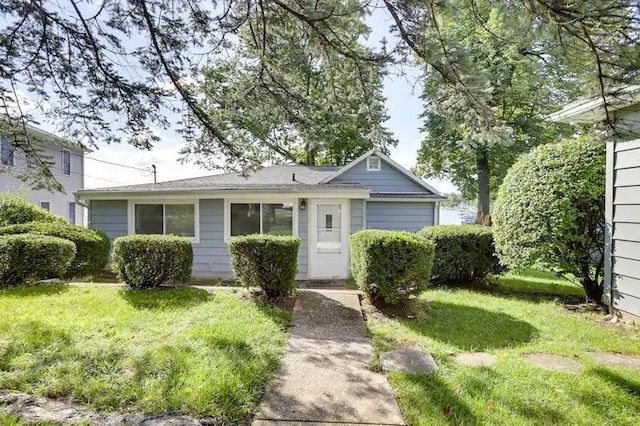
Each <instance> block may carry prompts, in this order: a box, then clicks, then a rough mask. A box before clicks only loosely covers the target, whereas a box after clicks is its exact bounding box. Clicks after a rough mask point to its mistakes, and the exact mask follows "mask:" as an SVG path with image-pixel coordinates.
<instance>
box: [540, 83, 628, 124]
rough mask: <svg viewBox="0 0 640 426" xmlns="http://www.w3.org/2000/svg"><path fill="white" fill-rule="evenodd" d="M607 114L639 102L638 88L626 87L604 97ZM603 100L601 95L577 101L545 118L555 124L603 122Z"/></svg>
mask: <svg viewBox="0 0 640 426" xmlns="http://www.w3.org/2000/svg"><path fill="white" fill-rule="evenodd" d="M605 96H606V102H607V107H608V108H609V112H613V111H616V110H619V109H621V108H625V107H628V106H631V105H633V104H636V103H638V102H640V86H627V87H623V88H622V89H619V90H616V91H612V92H610V93H607V94H606V95H605ZM604 104H605V99H603V98H602V95H598V96H595V97H591V98H587V99H578V100H577V101H574V102H571V103H569V104H567V105H565V106H564V108H563V109H561V110H560V111H556V112H554V113H552V114H549V115H548V116H547V120H549V121H553V122H557V123H571V122H585V123H594V122H597V121H602V120H604V119H605V118H606V117H605V111H604Z"/></svg>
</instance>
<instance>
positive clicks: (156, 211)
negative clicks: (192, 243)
mask: <svg viewBox="0 0 640 426" xmlns="http://www.w3.org/2000/svg"><path fill="white" fill-rule="evenodd" d="M196 211H197V209H196V204H195V203H185V204H177V203H176V204H168V203H148V204H146V203H145V204H142V203H136V204H135V205H134V208H133V222H134V229H133V232H134V233H136V234H166V235H179V236H181V237H189V238H191V239H197V233H196V228H197V214H196Z"/></svg>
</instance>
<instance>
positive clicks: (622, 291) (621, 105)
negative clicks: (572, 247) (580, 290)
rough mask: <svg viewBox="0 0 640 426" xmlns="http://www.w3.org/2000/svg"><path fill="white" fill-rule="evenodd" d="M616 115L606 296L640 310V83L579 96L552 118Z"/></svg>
mask: <svg viewBox="0 0 640 426" xmlns="http://www.w3.org/2000/svg"><path fill="white" fill-rule="evenodd" d="M607 113H608V116H609V118H610V119H611V120H612V121H613V125H614V129H615V131H616V136H615V137H611V138H610V140H609V141H608V142H607V183H606V209H605V222H606V228H605V294H604V299H605V300H604V301H605V302H606V303H607V304H608V305H609V306H611V307H613V308H615V310H617V311H620V312H622V313H628V314H632V315H635V316H640V139H639V138H640V86H630V87H625V88H623V89H620V90H618V91H616V92H615V93H611V94H610V95H609V96H608V99H607V103H606V108H605V102H604V101H603V99H602V97H594V98H591V99H585V100H579V101H576V102H573V103H571V104H569V105H567V106H566V107H565V108H564V109H563V110H562V111H559V112H556V113H554V114H551V116H550V117H549V118H550V119H551V120H552V121H558V122H575V123H597V122H602V121H604V120H605V119H606V117H607Z"/></svg>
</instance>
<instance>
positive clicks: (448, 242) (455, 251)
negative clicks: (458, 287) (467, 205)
mask: <svg viewBox="0 0 640 426" xmlns="http://www.w3.org/2000/svg"><path fill="white" fill-rule="evenodd" d="M418 235H419V236H420V237H422V238H427V239H429V240H430V241H432V242H433V243H434V245H435V259H434V263H433V269H432V272H431V277H432V280H433V281H434V282H439V283H457V282H464V281H473V280H482V279H484V278H486V276H487V275H488V274H496V273H499V272H500V264H499V261H498V256H497V255H496V250H495V247H494V244H493V232H492V230H491V228H490V227H488V226H479V225H438V226H427V227H426V228H423V229H421V230H420V231H418Z"/></svg>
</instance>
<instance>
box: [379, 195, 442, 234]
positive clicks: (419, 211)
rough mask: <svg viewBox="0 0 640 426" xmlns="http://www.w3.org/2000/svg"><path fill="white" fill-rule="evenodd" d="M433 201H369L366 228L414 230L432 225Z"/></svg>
mask: <svg viewBox="0 0 640 426" xmlns="http://www.w3.org/2000/svg"><path fill="white" fill-rule="evenodd" d="M434 209H435V203H427V202H424V203H423V202H397V201H393V202H392V201H369V202H367V228H369V229H392V230H399V231H409V232H414V231H417V230H418V229H421V228H424V227H425V226H432V225H433V220H434V215H433V213H434Z"/></svg>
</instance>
